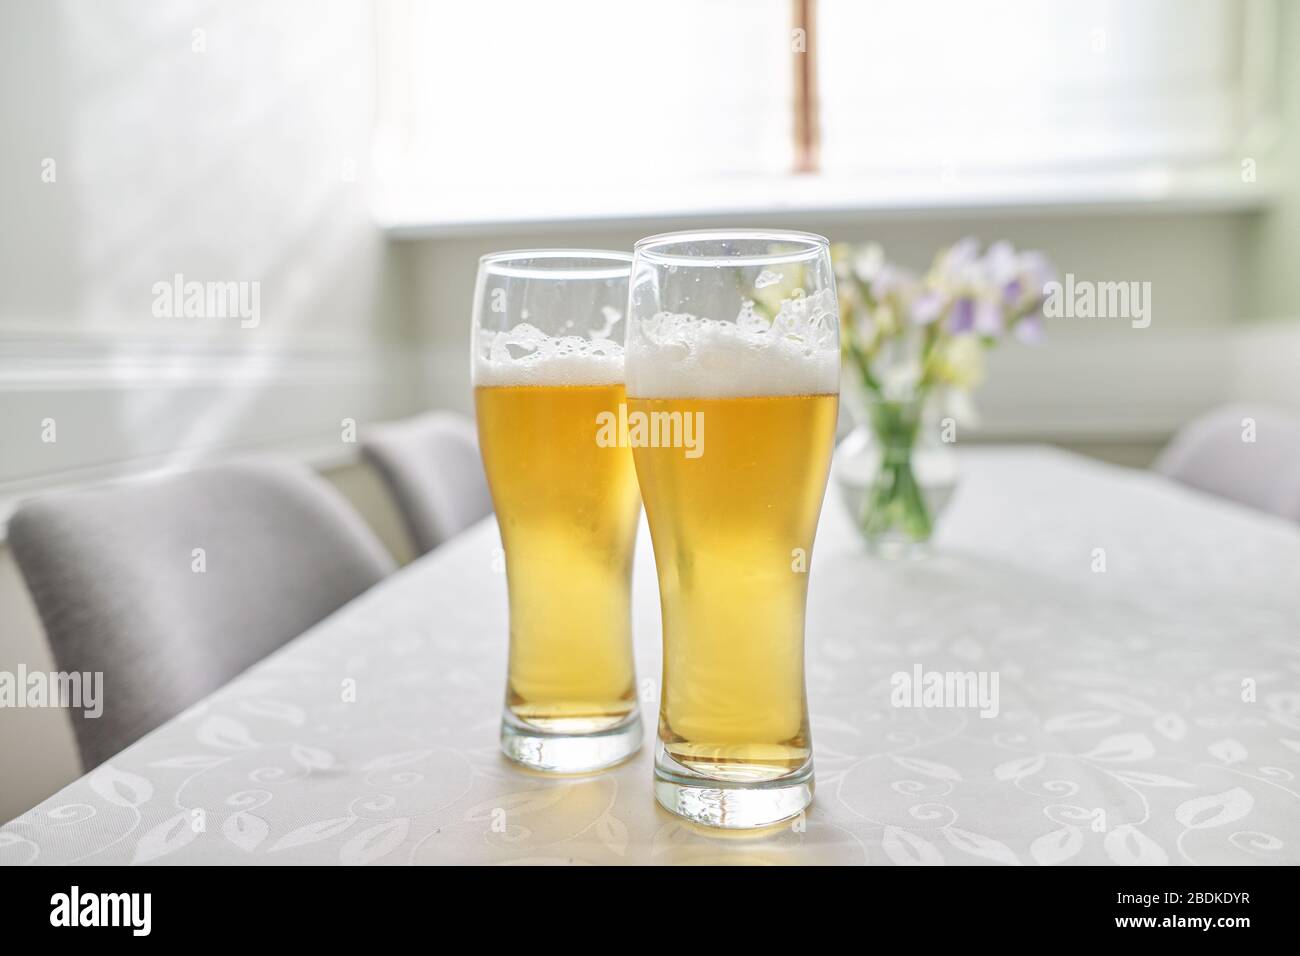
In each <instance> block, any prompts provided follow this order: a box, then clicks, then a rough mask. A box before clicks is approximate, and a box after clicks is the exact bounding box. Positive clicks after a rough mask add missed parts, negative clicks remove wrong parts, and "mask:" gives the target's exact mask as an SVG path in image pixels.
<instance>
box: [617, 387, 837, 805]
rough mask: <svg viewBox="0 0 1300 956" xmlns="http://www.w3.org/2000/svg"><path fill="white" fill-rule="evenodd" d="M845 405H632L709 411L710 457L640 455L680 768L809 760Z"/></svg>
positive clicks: (767, 774) (792, 765) (666, 691)
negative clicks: (822, 543) (821, 579)
mask: <svg viewBox="0 0 1300 956" xmlns="http://www.w3.org/2000/svg"><path fill="white" fill-rule="evenodd" d="M838 404H839V399H838V396H837V395H834V394H827V395H771V396H758V397H735V398H708V399H689V398H670V399H645V398H632V399H631V400H630V401H629V403H628V408H629V414H630V415H631V414H635V413H637V412H643V413H646V414H647V415H649V414H651V413H654V412H679V413H682V414H684V415H687V414H702V416H703V419H702V420H703V424H704V426H705V428H704V435H705V442H704V448H703V453H702V454H700V455H699V457H697V458H694V459H692V458H688V457H687V456H686V455H684V454H683V453H682V450H681V449H678V448H669V447H660V448H652V447H637V448H634V449H633V455H634V457H635V461H636V470H637V476H638V478H639V480H640V485H641V495H642V498H643V499H644V501H645V508H646V517H647V519H648V521H649V523H650V527H651V531H652V537H653V539H654V551H655V564H656V567H657V570H658V575H659V591H660V598H661V603H662V607H663V640H664V686H663V695H662V698H661V701H660V712H659V738H660V741H661V743H662V746H663V748H664V750H665V751H666V752H667V754H668V755H670V756H671V757H672V758H673V759H674V760H675V761H676V762H677V763H679V764H680V765H681V766H682V767H684V768H687V769H689V770H692V771H695V772H698V773H700V774H703V775H706V776H708V777H711V778H714V779H719V780H734V781H738V782H739V781H764V780H773V779H776V778H779V777H781V776H783V775H785V774H788V773H791V772H792V771H795V770H797V769H798V768H800V767H802V766H804V765H805V764H807V763H808V761H809V758H810V756H811V751H810V742H809V735H808V715H807V710H806V706H805V695H804V671H803V643H804V610H805V601H806V598H807V593H808V574H807V570H808V563H809V560H810V559H811V555H812V546H813V537H814V534H815V532H816V527H817V518H818V515H819V513H820V511H821V505H822V496H823V493H824V491H825V487H826V478H827V472H828V469H829V466H830V453H831V448H832V446H833V444H834V440H835V421H836V415H837V412H838Z"/></svg>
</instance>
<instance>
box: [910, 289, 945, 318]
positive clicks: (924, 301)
mask: <svg viewBox="0 0 1300 956" xmlns="http://www.w3.org/2000/svg"><path fill="white" fill-rule="evenodd" d="M943 307H944V296H943V293H941V292H935V291H933V290H931V291H929V292H922V293H921V294H920V295H919V296H917V297H916V299H914V300H913V302H912V321H913V322H915V323H916V324H917V325H929V324H930V323H931V322H933V321H934V320H935V319H937V318H939V316H940V315H942V314H943Z"/></svg>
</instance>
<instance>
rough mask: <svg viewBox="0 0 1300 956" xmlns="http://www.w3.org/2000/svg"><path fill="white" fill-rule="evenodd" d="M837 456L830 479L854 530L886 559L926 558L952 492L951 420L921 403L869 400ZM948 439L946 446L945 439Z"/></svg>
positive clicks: (954, 466)
mask: <svg viewBox="0 0 1300 956" xmlns="http://www.w3.org/2000/svg"><path fill="white" fill-rule="evenodd" d="M860 405H861V406H862V412H861V414H860V416H859V417H860V419H861V421H860V422H859V423H858V425H857V426H856V427H855V428H854V429H853V431H851V432H850V433H849V434H848V435H847V436H846V437H845V438H844V440H843V441H842V442H840V445H839V448H838V450H837V451H836V455H835V468H834V474H835V480H836V483H837V484H838V486H839V489H840V494H841V496H842V497H843V499H844V503H845V505H846V506H847V507H848V509H849V512H850V514H852V516H853V519H854V521H855V523H856V525H857V527H858V530H859V532H860V533H861V534H862V536H863V538H864V539H865V540H866V542H867V545H868V546H869V547H870V548H871V550H872V551H874V552H875V553H877V554H879V555H881V556H882V557H886V558H917V557H924V556H925V555H926V554H928V553H929V551H930V541H931V538H932V537H933V535H934V530H935V525H936V524H937V522H938V521H939V519H940V517H941V516H942V514H943V512H944V509H946V508H947V506H948V502H949V501H950V500H951V498H952V494H953V491H954V490H955V489H956V487H957V463H956V455H955V454H954V452H953V449H952V447H951V443H950V442H951V437H950V436H948V435H946V434H945V427H950V426H951V421H950V420H940V418H939V416H938V415H937V414H933V413H931V411H930V410H929V405H928V404H927V403H926V402H925V401H924V400H923V399H905V400H886V399H878V398H872V399H868V400H866V401H864V402H862V403H860ZM946 437H948V438H949V441H944V438H946Z"/></svg>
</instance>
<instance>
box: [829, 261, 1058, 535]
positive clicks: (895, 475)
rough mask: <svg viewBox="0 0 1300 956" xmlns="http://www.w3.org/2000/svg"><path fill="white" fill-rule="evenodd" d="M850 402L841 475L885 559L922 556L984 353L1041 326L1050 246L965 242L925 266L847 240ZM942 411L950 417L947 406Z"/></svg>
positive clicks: (844, 321)
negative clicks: (1020, 248) (851, 424)
mask: <svg viewBox="0 0 1300 956" xmlns="http://www.w3.org/2000/svg"><path fill="white" fill-rule="evenodd" d="M831 255H832V258H833V261H834V263H835V272H836V278H837V285H838V286H839V301H840V330H841V342H842V343H843V351H844V362H845V375H846V378H847V380H848V387H847V388H846V389H845V398H846V404H847V405H848V407H849V409H850V411H851V412H852V413H853V415H854V418H855V419H856V422H857V427H856V428H855V429H854V431H853V433H852V434H851V435H850V436H849V437H848V438H846V439H845V441H844V442H843V443H842V444H841V447H840V454H839V455H838V457H837V464H836V478H837V481H838V483H839V485H840V488H841V491H842V492H843V494H844V496H845V500H846V502H847V503H848V505H849V507H850V508H851V509H852V511H853V512H854V516H855V518H856V520H857V522H858V526H859V528H860V529H861V531H862V533H863V535H864V536H865V537H866V539H867V542H868V543H869V544H870V545H871V546H872V547H873V548H874V549H875V550H876V551H878V552H879V553H881V554H884V555H887V556H899V555H915V554H919V553H924V551H925V550H926V549H927V546H928V542H929V540H930V537H931V535H932V533H933V531H934V524H935V521H936V519H937V517H938V515H939V513H940V512H941V511H942V509H943V508H944V507H945V506H946V504H947V501H948V499H949V498H950V497H951V494H952V491H953V490H954V488H955V487H956V469H955V465H954V463H953V456H952V454H951V449H950V448H948V447H944V446H945V445H950V444H951V442H953V441H955V440H956V421H957V420H958V419H959V418H967V419H969V418H971V417H972V413H971V411H970V405H969V398H968V393H969V392H970V390H971V389H973V388H975V387H976V386H977V385H979V384H980V383H981V382H982V381H983V377H984V355H983V353H984V350H985V349H987V348H990V347H992V346H993V345H996V344H998V343H999V342H1001V341H1002V340H1003V339H1005V338H1007V337H1009V336H1010V337H1014V338H1017V339H1019V340H1021V341H1025V342H1036V341H1038V340H1039V339H1040V338H1041V337H1042V334H1043V316H1042V304H1043V286H1044V285H1045V284H1046V283H1047V282H1049V281H1051V280H1052V279H1053V278H1054V270H1053V267H1052V265H1051V263H1050V262H1049V261H1048V259H1047V258H1046V256H1044V255H1043V254H1042V253H1040V252H1017V251H1016V250H1015V249H1014V248H1013V247H1012V246H1011V244H1010V243H1007V242H997V243H994V244H993V245H992V246H990V247H989V248H988V250H987V251H985V252H984V253H983V254H981V250H980V245H979V243H978V242H977V241H976V240H975V239H972V238H967V239H963V240H961V241H960V242H958V243H956V244H955V245H953V246H952V247H950V248H948V249H944V250H942V251H940V252H939V254H938V255H937V256H936V257H935V259H934V262H933V264H932V265H931V267H930V269H929V271H928V272H926V273H925V274H924V275H917V274H915V273H913V272H910V271H908V270H907V269H904V268H901V267H899V266H896V265H893V264H891V263H889V262H887V261H886V260H885V257H884V253H883V251H882V250H881V248H880V246H878V245H874V244H873V245H868V246H864V247H852V246H845V245H837V246H834V247H832V249H831ZM941 412H942V413H943V415H942V417H941V416H940V414H939V413H941Z"/></svg>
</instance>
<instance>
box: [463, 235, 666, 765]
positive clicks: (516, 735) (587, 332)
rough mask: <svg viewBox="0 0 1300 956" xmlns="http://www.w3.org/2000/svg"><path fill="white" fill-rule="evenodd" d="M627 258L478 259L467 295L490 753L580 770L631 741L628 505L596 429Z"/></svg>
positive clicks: (630, 748) (611, 391)
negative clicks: (489, 514)
mask: <svg viewBox="0 0 1300 956" xmlns="http://www.w3.org/2000/svg"><path fill="white" fill-rule="evenodd" d="M630 262H631V256H629V255H626V254H624V253H618V252H592V251H585V250H536V251H523V252H503V253H497V254H495V255H490V256H485V257H483V259H482V260H481V261H480V263H479V272H478V284H477V288H476V292H475V301H474V330H473V336H474V343H473V378H474V405H475V409H476V412H477V418H478V435H479V445H480V448H481V450H482V454H483V464H484V466H485V468H486V471H487V478H488V485H489V487H490V488H491V492H492V501H493V503H494V505H495V506H496V516H497V522H498V524H499V525H500V529H501V544H502V546H503V548H504V549H505V570H506V581H507V590H508V592H509V600H510V660H509V675H508V678H507V686H506V700H505V711H504V716H503V720H502V724H501V749H502V750H503V751H504V752H505V754H506V756H508V757H510V758H511V759H513V760H515V761H518V762H519V763H521V764H524V765H526V766H528V767H532V768H534V769H537V770H543V771H551V772H555V773H583V772H587V771H592V770H599V769H601V768H602V767H607V766H610V765H612V764H615V763H618V762H619V761H621V760H623V759H625V758H626V757H628V756H629V755H631V754H633V753H635V752H636V750H637V749H638V748H639V747H640V746H641V737H642V732H641V721H640V717H639V715H638V713H637V705H636V687H635V685H636V677H635V674H634V671H633V665H632V621H631V576H632V551H633V545H634V543H635V540H636V529H637V522H638V520H639V517H640V513H641V499H640V497H639V495H638V493H637V485H636V473H635V471H634V468H633V464H632V454H631V452H630V451H629V450H628V448H627V446H626V444H625V443H621V442H618V441H617V440H616V439H617V434H616V432H615V433H614V435H613V437H614V438H615V440H614V441H610V440H609V437H610V434H611V431H612V430H610V429H602V428H601V424H602V422H603V421H608V420H609V419H608V416H614V417H617V416H618V415H619V413H620V405H621V404H622V403H623V402H624V400H625V392H624V389H623V345H622V338H623V336H622V326H621V322H622V319H623V315H624V310H625V309H626V308H627V284H628V274H629V271H630Z"/></svg>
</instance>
